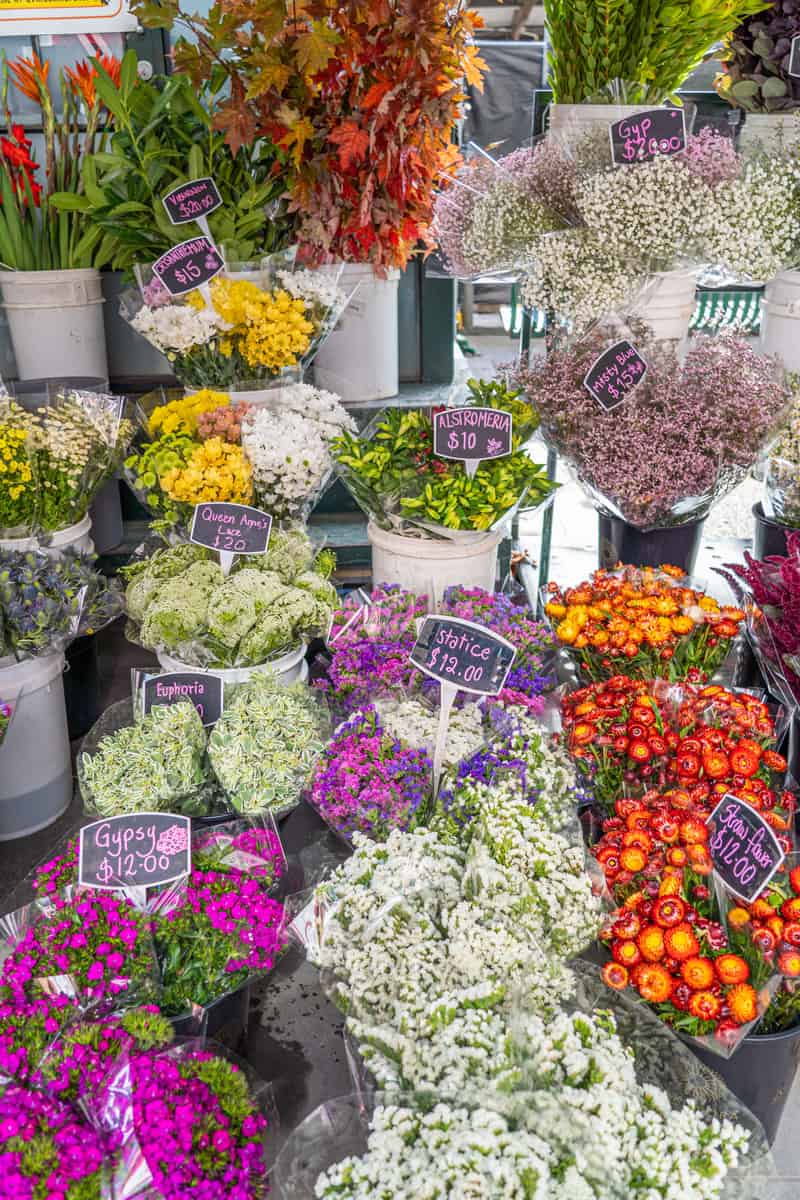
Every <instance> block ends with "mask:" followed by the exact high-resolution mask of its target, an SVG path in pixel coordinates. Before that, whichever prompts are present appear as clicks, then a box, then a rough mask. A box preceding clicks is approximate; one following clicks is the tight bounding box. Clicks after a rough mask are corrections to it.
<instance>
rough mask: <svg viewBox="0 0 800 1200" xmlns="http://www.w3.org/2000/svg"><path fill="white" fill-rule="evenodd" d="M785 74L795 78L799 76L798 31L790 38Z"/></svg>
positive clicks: (799, 46)
mask: <svg viewBox="0 0 800 1200" xmlns="http://www.w3.org/2000/svg"><path fill="white" fill-rule="evenodd" d="M786 74H787V75H792V76H793V77H794V78H795V79H797V78H800V33H798V34H795V36H794V37H793V38H792V45H791V48H790V50H789V66H788V68H787V71H786Z"/></svg>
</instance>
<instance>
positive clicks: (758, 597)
mask: <svg viewBox="0 0 800 1200" xmlns="http://www.w3.org/2000/svg"><path fill="white" fill-rule="evenodd" d="M786 550H787V554H786V557H785V558H781V557H779V556H777V555H774V556H770V557H769V558H765V559H763V560H761V561H759V560H758V559H755V558H753V556H752V554H750V553H748V552H745V556H744V558H745V564H744V565H742V563H726V564H725V570H724V571H721V572H720V574H723V575H726V577H727V578H728V579H729V581H730V582H731V583H732V584H733V585H734V587H737V586H738V587H739V589H741V585H742V584H744V585H745V587H746V589H747V591H748V593H749V594H750V596H751V597H752V600H753V601H754V604H751V605H750V611H749V612H748V619H747V625H748V633H749V634H750V638H751V640H752V641H753V644H754V646H755V649H756V651H757V653H758V658H759V662H760V665H761V667H762V670H763V672H764V674H765V675H766V676H767V677H768V678H769V679H770V690H773V688H774V690H775V694H776V695H779V696H780V697H781V698H782V699H785V701H786V703H787V704H788V703H790V702H791V699H792V697H794V700H795V702H797V703H800V533H797V532H791V533H787V536H786ZM727 572H732V573H733V575H734V576H736V579H732V578H731V576H730V575H728V574H727Z"/></svg>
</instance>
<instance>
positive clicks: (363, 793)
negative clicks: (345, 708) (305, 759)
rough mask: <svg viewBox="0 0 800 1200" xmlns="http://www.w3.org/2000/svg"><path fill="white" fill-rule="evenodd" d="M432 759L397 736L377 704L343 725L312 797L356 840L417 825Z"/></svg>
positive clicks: (379, 838) (378, 837)
mask: <svg viewBox="0 0 800 1200" xmlns="http://www.w3.org/2000/svg"><path fill="white" fill-rule="evenodd" d="M432 783H433V764H432V762H431V760H430V758H429V757H428V755H427V754H426V752H425V751H424V750H417V749H414V748H413V747H412V746H409V745H407V744H406V743H405V742H403V741H402V740H400V739H399V738H396V737H392V736H391V735H390V734H389V733H388V732H387V731H386V730H385V729H384V728H383V725H382V724H381V721H380V718H379V716H378V713H377V711H376V710H375V708H374V706H372V705H367V706H366V707H365V708H364V709H362V710H360V711H358V712H355V713H353V715H352V716H351V717H350V718H349V720H347V721H345V722H344V723H343V724H342V725H340V726H339V727H338V729H337V730H336V732H335V733H334V735H333V738H332V740H331V742H330V743H329V745H328V746H327V747H326V749H325V752H324V754H323V755H322V758H321V759H320V761H319V763H318V764H317V768H316V771H315V773H314V778H313V781H312V783H311V788H310V795H309V800H310V803H311V804H312V805H313V807H314V808H315V809H316V810H317V812H318V813H319V815H320V816H321V817H322V819H323V821H325V822H326V824H327V825H329V826H330V828H331V829H332V830H333V831H334V833H336V834H338V835H339V837H341V838H343V839H344V840H345V841H346V842H351V841H352V838H353V834H355V833H363V834H366V835H367V836H368V837H370V838H373V839H374V840H376V841H383V840H384V839H385V838H387V837H388V836H389V834H390V833H391V832H392V830H393V829H401V830H406V829H410V828H412V827H413V825H414V824H415V822H416V820H418V819H419V818H420V817H421V816H422V815H423V813H424V811H425V809H426V807H427V804H428V802H429V800H430V797H431V788H432Z"/></svg>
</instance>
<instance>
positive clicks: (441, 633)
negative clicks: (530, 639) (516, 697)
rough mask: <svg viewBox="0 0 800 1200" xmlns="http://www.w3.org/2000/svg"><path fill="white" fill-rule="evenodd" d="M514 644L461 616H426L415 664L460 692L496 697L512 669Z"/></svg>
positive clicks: (413, 658) (413, 654) (412, 660)
mask: <svg viewBox="0 0 800 1200" xmlns="http://www.w3.org/2000/svg"><path fill="white" fill-rule="evenodd" d="M515 654H516V651H515V649H514V647H513V646H512V644H511V642H508V641H506V639H505V638H502V637H498V635H497V634H496V633H490V632H489V630H488V629H486V628H485V627H484V626H483V625H476V624H475V623H474V622H473V621H462V620H461V618H460V617H426V618H425V620H424V621H423V624H422V628H421V630H420V632H419V636H418V637H417V640H416V642H415V644H414V648H413V650H412V651H411V662H412V663H413V664H414V666H415V667H419V669H420V671H423V672H424V673H425V674H426V675H429V676H430V677H431V679H438V680H439V682H440V683H443V684H449V685H450V686H451V687H453V688H455V689H456V690H457V691H463V692H474V693H475V694H476V695H479V696H496V695H497V693H498V692H500V691H502V690H503V687H504V685H505V682H506V678H507V676H508V672H509V671H510V670H511V664H512V663H513V661H514V656H515Z"/></svg>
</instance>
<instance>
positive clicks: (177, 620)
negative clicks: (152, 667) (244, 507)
mask: <svg viewBox="0 0 800 1200" xmlns="http://www.w3.org/2000/svg"><path fill="white" fill-rule="evenodd" d="M333 567H334V560H333V556H332V555H331V554H330V553H329V552H327V551H323V552H322V553H321V554H318V555H315V553H314V548H313V546H312V544H311V542H310V541H309V539H308V537H307V536H306V534H305V533H303V532H302V531H301V530H289V531H282V530H273V532H272V536H271V538H270V544H269V550H268V552H267V553H266V554H258V555H250V556H244V555H240V556H238V557H237V558H236V559H235V561H234V564H233V566H232V567H231V571H230V573H229V574H228V575H227V576H225V575H224V574H223V572H222V568H221V566H220V564H219V561H218V558H217V556H216V555H214V554H213V553H212V552H210V551H208V550H205V549H203V547H201V546H196V545H193V544H183V545H179V546H173V547H169V548H166V549H160V550H156V551H155V553H153V554H152V555H151V556H149V557H143V558H141V559H139V560H136V561H134V562H132V563H131V564H130V565H129V566H127V567H125V568H123V574H124V575H125V577H126V578H127V580H128V586H127V590H126V593H125V601H126V606H127V611H128V616H129V617H130V619H131V622H132V623H133V625H134V626H135V627H136V629H135V638H136V640H137V641H138V642H139V644H140V645H142V646H145V647H147V648H148V649H150V650H156V651H164V652H165V653H167V654H169V655H172V656H175V657H177V658H179V659H180V661H181V662H183V663H187V664H189V665H190V666H197V667H234V666H258V665H260V664H262V663H265V662H269V661H270V659H274V658H276V657H278V656H279V655H281V654H283V653H286V651H288V650H292V649H294V648H295V647H297V645H298V644H299V643H300V642H302V641H303V640H304V639H305V638H307V637H310V636H313V635H314V634H316V633H318V632H320V631H322V630H324V629H326V628H327V626H328V623H329V621H330V615H331V613H332V611H333V609H334V606H335V604H336V599H337V598H336V590H335V588H334V587H333V585H332V584H331V583H330V580H329V576H330V574H331V573H332V571H333Z"/></svg>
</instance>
